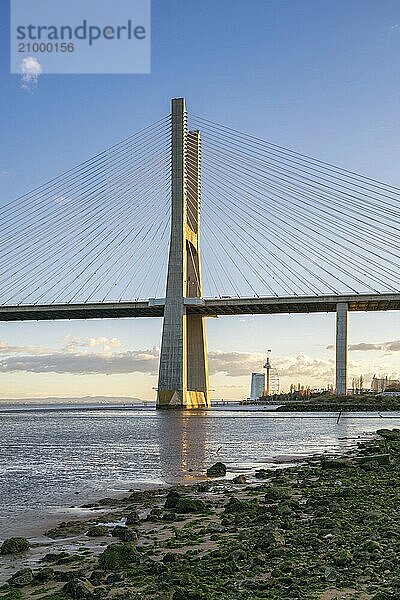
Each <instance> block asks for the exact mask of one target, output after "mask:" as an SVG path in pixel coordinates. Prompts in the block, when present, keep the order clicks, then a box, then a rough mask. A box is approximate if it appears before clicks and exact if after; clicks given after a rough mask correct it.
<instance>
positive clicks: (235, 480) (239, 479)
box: [232, 475, 247, 485]
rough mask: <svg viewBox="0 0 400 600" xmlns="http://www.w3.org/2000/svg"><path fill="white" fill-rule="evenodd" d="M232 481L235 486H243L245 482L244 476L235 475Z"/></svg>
mask: <svg viewBox="0 0 400 600" xmlns="http://www.w3.org/2000/svg"><path fill="white" fill-rule="evenodd" d="M232 481H233V483H237V484H240V485H243V484H244V483H246V481H247V479H246V475H237V476H236V477H234V478H233V479H232Z"/></svg>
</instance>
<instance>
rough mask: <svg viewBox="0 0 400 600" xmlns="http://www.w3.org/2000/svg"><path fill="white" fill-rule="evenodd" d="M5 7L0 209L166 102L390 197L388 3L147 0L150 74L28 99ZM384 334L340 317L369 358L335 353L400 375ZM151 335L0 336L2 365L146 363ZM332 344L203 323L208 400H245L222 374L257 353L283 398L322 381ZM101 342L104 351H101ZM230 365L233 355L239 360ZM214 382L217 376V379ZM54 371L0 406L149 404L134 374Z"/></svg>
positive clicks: (129, 329)
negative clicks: (67, 400)
mask: <svg viewBox="0 0 400 600" xmlns="http://www.w3.org/2000/svg"><path fill="white" fill-rule="evenodd" d="M99 1H104V0H99ZM7 4H8V3H7V2H2V3H1V46H2V47H1V53H0V76H1V106H0V115H1V116H0V131H1V139H2V141H3V143H2V145H1V156H0V172H1V177H0V192H1V195H0V203H1V204H3V203H5V202H9V201H10V200H12V199H13V198H15V197H17V196H19V195H20V194H22V193H25V192H26V191H28V190H29V189H33V188H34V187H36V186H37V185H39V184H40V183H42V182H43V181H45V180H48V179H49V178H51V177H52V176H53V175H55V174H57V173H60V172H62V171H64V170H66V169H68V168H69V167H71V166H72V165H74V164H77V163H79V162H81V161H83V160H85V159H86V158H87V157H89V156H92V155H95V154H96V153H97V152H99V151H101V150H102V149H104V148H105V147H108V146H109V145H110V144H112V143H115V142H117V141H119V140H121V139H123V138H125V137H127V135H129V134H130V133H133V132H134V131H136V130H139V129H140V128H141V127H143V126H145V125H147V124H149V123H151V122H153V121H155V120H156V119H158V118H160V117H161V116H163V115H165V114H167V113H168V112H169V101H170V98H171V97H177V96H185V97H186V98H187V102H188V107H189V110H191V111H192V112H193V113H195V114H197V115H201V116H205V117H207V118H209V119H211V120H215V121H217V122H221V123H224V124H226V125H229V126H232V127H234V128H236V129H239V130H241V131H246V132H249V133H253V134H255V135H257V136H259V137H261V138H265V139H268V140H271V141H275V142H277V143H280V144H282V145H284V146H286V147H289V148H295V149H297V150H299V151H301V152H304V153H306V154H309V155H311V156H317V157H318V158H321V159H323V160H327V161H329V162H331V163H333V164H337V165H340V166H344V167H346V168H350V169H352V170H354V171H357V172H360V173H363V174H365V175H368V176H370V177H374V178H376V179H380V180H383V181H387V182H389V183H391V184H393V185H397V186H399V187H400V172H399V169H398V156H399V150H400V149H399V139H400V137H399V134H400V131H399V130H400V122H399V107H400V106H399V97H400V95H399V93H400V77H399V67H400V59H399V56H400V53H399V51H400V5H399V3H398V2H397V0H393V1H392V0H383V1H380V2H378V1H377V0H375V1H372V0H346V1H344V0H339V1H336V2H325V1H321V0H318V1H311V0H298V1H296V2H295V1H285V0H268V1H266V0H251V2H244V1H243V0H218V2H215V0H214V1H210V0H202V1H201V2H200V1H199V0H196V1H195V0H186V1H177V0H168V2H166V1H165V0H153V2H152V71H151V74H150V75H95V76H94V75H93V76H91V75H76V76H75V75H48V76H46V75H41V76H40V77H39V81H38V85H37V87H36V88H35V89H33V90H32V91H27V90H25V89H22V87H21V82H20V78H19V77H18V76H16V75H10V74H9V48H8V45H9V40H8V30H9V26H8V21H9V10H8V6H7ZM399 325H400V319H399V316H398V314H397V313H391V314H373V315H352V316H351V319H350V343H351V344H357V343H360V342H366V343H375V344H378V345H380V349H373V350H369V351H364V352H359V351H356V350H354V351H353V352H351V353H350V360H351V369H353V372H354V373H356V374H359V373H360V372H364V373H366V374H367V373H368V374H371V373H373V372H375V371H377V370H379V371H380V372H384V373H386V372H387V373H398V372H399V371H400V366H399V356H400V354H399V352H398V351H396V350H393V348H394V346H391V347H390V348H389V347H388V346H387V345H386V346H385V345H384V344H386V343H388V342H394V341H396V340H398V339H400V332H399ZM160 328H161V322H160V321H158V320H154V321H148V320H141V321H139V320H138V321H124V322H116V321H110V322H107V323H105V322H84V323H77V322H74V323H40V324H35V323H18V324H2V325H1V334H0V340H2V343H3V350H2V356H9V355H10V354H12V353H13V352H16V353H17V354H16V355H18V356H29V355H30V353H31V354H32V352H33V354H34V355H35V356H44V357H48V356H50V355H52V353H53V354H54V353H55V354H57V355H58V356H57V357H58V358H59V359H60V360H61V358H62V356H64V355H65V354H69V355H70V354H73V353H74V352H75V353H82V356H87V355H88V354H90V353H96V354H98V355H102V354H107V353H108V355H110V353H111V354H112V355H114V354H116V353H117V354H118V353H126V352H130V351H132V352H139V355H140V357H141V358H140V360H142V359H143V351H144V350H148V351H149V357H150V358H149V357H147V358H145V359H144V360H145V362H146V360H147V359H148V360H149V361H150V362H151V361H153V362H152V363H151V364H153V363H154V361H155V360H156V355H157V353H156V351H153V350H151V349H153V348H154V347H156V346H158V345H159V341H160ZM333 334H334V321H333V318H332V316H329V315H320V316H316V317H308V316H305V315H304V316H297V317H295V316H281V317H274V318H270V317H268V318H267V317H262V318H260V317H257V318H248V319H235V320H233V319H229V318H226V319H218V320H211V321H210V322H208V345H209V349H210V352H211V353H214V354H213V357H212V360H213V361H214V362H213V364H214V367H213V370H214V373H216V374H214V375H213V378H212V385H213V388H214V389H215V392H213V393H214V395H215V397H221V396H222V397H232V398H233V397H241V396H242V395H245V394H246V393H247V389H248V377H247V375H244V374H243V373H242V371H241V370H240V369H238V365H237V363H238V362H240V361H241V362H242V363H243V360H244V358H245V359H246V361H247V360H248V362H245V364H246V365H248V366H249V369H250V370H251V369H252V368H256V367H257V364H258V361H260V362H261V360H262V354H263V353H264V352H265V350H266V348H267V347H268V348H272V350H273V354H274V356H275V357H276V362H277V364H278V366H279V368H280V370H281V372H282V374H283V377H282V379H283V382H284V384H285V386H286V387H287V385H288V384H289V383H290V382H291V381H296V382H297V381H301V382H303V383H311V384H312V385H317V384H318V382H320V383H321V384H325V383H327V379H329V377H330V375H329V372H330V370H331V367H332V359H333V353H332V350H330V349H327V348H326V346H329V345H331V344H332V343H333ZM66 336H70V337H69V338H68V339H67V340H65V337H66ZM104 337H106V338H109V339H114V338H116V339H117V340H119V342H114V343H113V344H111V345H109V344H107V342H105V341H104V340H103V341H102V340H101V339H100V338H104ZM72 338H73V343H74V344H75V346H74V347H73V348H71V345H70V344H71V339H72ZM78 340H80V341H78ZM89 340H92V341H89ZM93 340H94V341H93ZM16 346H18V348H19V349H18V350H15V347H16ZM13 347H14V351H13V350H12V348H13ZM29 348H30V350H29ZM32 348H33V349H32ZM40 348H41V349H42V350H40ZM0 351H1V347H0ZM234 352H236V353H245V356H241V357H239V359H240V361H239V359H238V355H235V356H231V354H232V353H234ZM35 353H36V354H35ZM299 357H300V358H299ZM221 361H223V364H222V363H221ZM82 364H83V361H82ZM146 364H147V363H146ZM47 368H48V367H47ZM60 368H61V367H60ZM144 368H145V369H147V368H148V369H150V371H151V370H152V369H153V367H151V368H150V367H147V366H146V367H144ZM224 368H225V369H226V372H228V373H229V374H230V375H227V374H226V372H225V374H224V372H221V371H219V372H218V369H224ZM65 369H66V371H65V372H64V373H59V374H56V373H53V372H48V371H47V372H34V373H26V372H22V371H19V372H8V371H7V370H6V371H5V372H3V373H2V374H1V375H0V396H2V397H24V396H26V397H30V396H53V395H55V396H64V395H65V396H74V395H80V393H82V394H84V395H97V394H107V395H116V396H121V395H131V396H137V397H142V398H150V397H152V395H153V394H154V392H153V391H152V387H153V386H154V385H155V384H156V378H155V376H154V374H150V375H147V374H145V373H143V372H141V370H140V369H141V367H140V366H139V367H138V369H139V370H138V372H137V373H122V374H121V373H116V374H113V373H111V374H107V375H105V374H102V373H97V374H79V375H78V374H71V373H70V372H69V371H68V366H66V367H65ZM99 369H100V370H101V367H99ZM296 369H297V372H296ZM83 370H84V369H83ZM153 370H154V369H153Z"/></svg>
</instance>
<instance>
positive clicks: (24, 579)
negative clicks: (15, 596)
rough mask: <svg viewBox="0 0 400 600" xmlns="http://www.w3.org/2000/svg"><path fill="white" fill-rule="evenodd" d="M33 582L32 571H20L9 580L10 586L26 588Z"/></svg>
mask: <svg viewBox="0 0 400 600" xmlns="http://www.w3.org/2000/svg"><path fill="white" fill-rule="evenodd" d="M32 582H33V573H32V569H20V570H19V571H17V572H16V573H14V575H13V576H12V577H11V578H10V579H9V580H8V583H9V584H10V585H13V586H15V587H24V586H25V585H30V584H31V583H32Z"/></svg>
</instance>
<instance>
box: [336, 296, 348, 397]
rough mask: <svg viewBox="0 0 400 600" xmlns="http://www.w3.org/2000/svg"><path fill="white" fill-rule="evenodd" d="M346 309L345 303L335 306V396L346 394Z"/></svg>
mask: <svg viewBox="0 0 400 600" xmlns="http://www.w3.org/2000/svg"><path fill="white" fill-rule="evenodd" d="M347 309H348V305H347V303H346V302H338V304H337V305H336V395H337V396H346V394H347Z"/></svg>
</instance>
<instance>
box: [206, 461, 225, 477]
mask: <svg viewBox="0 0 400 600" xmlns="http://www.w3.org/2000/svg"><path fill="white" fill-rule="evenodd" d="M225 475H226V465H224V463H222V462H216V463H215V465H212V467H209V468H208V469H207V477H225Z"/></svg>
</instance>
